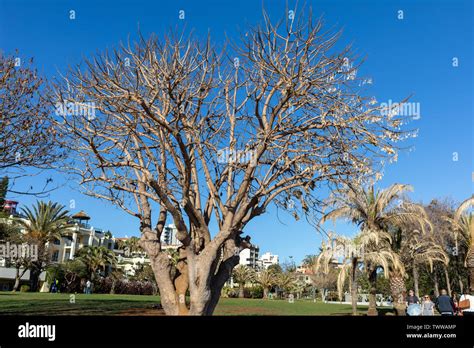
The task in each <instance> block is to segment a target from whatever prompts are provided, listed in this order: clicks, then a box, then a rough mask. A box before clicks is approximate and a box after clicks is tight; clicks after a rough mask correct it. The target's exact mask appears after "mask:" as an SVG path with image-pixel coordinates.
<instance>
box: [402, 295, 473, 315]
mask: <svg viewBox="0 0 474 348" xmlns="http://www.w3.org/2000/svg"><path fill="white" fill-rule="evenodd" d="M406 305H407V314H408V315H411V316H417V315H422V316H430V315H435V309H436V310H437V311H438V312H439V314H441V315H443V316H453V315H463V316H465V315H474V296H473V295H472V294H470V293H469V291H467V290H466V291H465V292H464V294H463V295H461V296H460V297H458V295H457V294H456V293H455V292H453V294H452V296H449V295H448V292H447V291H446V290H445V289H442V290H441V292H440V295H439V296H438V297H437V298H436V299H435V300H434V302H433V301H432V299H431V297H430V296H429V295H424V296H423V298H422V300H421V301H420V300H419V298H418V296H416V295H415V292H414V291H413V290H410V291H409V292H408V296H407V298H406Z"/></svg>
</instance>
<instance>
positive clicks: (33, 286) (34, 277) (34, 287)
mask: <svg viewBox="0 0 474 348" xmlns="http://www.w3.org/2000/svg"><path fill="white" fill-rule="evenodd" d="M40 274H41V270H40V269H38V268H36V267H34V268H32V269H30V291H31V292H36V291H38V287H39V277H40Z"/></svg>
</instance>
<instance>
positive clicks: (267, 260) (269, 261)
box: [259, 252, 279, 269]
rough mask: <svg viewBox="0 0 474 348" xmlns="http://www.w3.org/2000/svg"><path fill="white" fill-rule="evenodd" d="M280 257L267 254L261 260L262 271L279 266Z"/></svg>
mask: <svg viewBox="0 0 474 348" xmlns="http://www.w3.org/2000/svg"><path fill="white" fill-rule="evenodd" d="M278 263H279V262H278V255H273V254H272V253H270V252H266V253H265V254H263V255H262V256H261V257H260V259H259V265H260V267H261V268H262V269H267V268H268V267H269V266H271V265H278Z"/></svg>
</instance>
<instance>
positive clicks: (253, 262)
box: [239, 245, 260, 269]
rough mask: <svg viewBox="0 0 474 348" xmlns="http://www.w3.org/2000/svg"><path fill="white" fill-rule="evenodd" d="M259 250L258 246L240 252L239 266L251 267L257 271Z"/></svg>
mask: <svg viewBox="0 0 474 348" xmlns="http://www.w3.org/2000/svg"><path fill="white" fill-rule="evenodd" d="M259 251H260V249H259V248H258V246H256V245H254V246H251V247H250V248H248V249H244V250H242V251H241V252H240V254H239V256H240V260H239V265H244V266H248V267H251V268H253V269H257V267H258V253H259Z"/></svg>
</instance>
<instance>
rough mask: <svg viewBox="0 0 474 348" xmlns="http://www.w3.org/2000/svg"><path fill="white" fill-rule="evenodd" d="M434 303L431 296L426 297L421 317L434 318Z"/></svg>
mask: <svg viewBox="0 0 474 348" xmlns="http://www.w3.org/2000/svg"><path fill="white" fill-rule="evenodd" d="M434 307H435V305H434V303H433V301H431V298H430V296H429V295H425V296H424V297H423V300H422V302H421V315H422V316H433V315H434Z"/></svg>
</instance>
